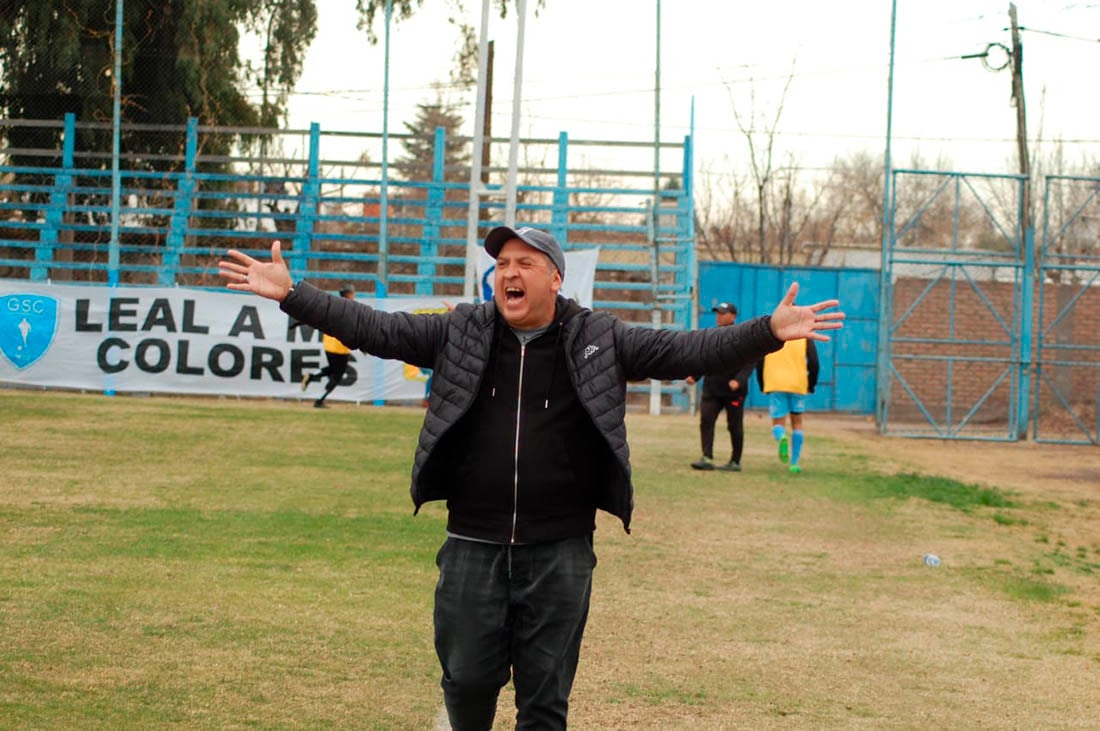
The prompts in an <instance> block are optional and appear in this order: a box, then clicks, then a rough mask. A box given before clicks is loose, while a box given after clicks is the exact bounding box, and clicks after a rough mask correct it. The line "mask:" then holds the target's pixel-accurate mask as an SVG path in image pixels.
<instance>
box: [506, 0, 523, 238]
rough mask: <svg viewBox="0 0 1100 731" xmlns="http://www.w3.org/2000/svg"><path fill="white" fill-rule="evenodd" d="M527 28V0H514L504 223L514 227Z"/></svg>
mask: <svg viewBox="0 0 1100 731" xmlns="http://www.w3.org/2000/svg"><path fill="white" fill-rule="evenodd" d="M526 26H527V0H516V75H515V78H514V79H513V80H512V84H513V86H512V137H511V140H509V142H508V185H507V188H508V197H507V202H506V204H505V208H504V223H505V224H506V225H508V226H515V225H516V198H517V194H516V186H517V185H518V181H517V178H518V170H519V121H520V118H521V116H522V113H521V111H520V102H521V101H522V100H523V35H524V29H525V28H526Z"/></svg>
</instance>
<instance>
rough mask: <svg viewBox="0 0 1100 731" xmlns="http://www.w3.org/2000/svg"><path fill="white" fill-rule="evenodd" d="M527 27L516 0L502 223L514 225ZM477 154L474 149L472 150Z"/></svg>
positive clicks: (523, 2) (522, 1)
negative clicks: (514, 46) (514, 55)
mask: <svg viewBox="0 0 1100 731" xmlns="http://www.w3.org/2000/svg"><path fill="white" fill-rule="evenodd" d="M526 26H527V0H516V75H515V78H514V79H513V80H512V137H511V139H510V140H509V142H508V197H507V200H506V203H505V208H504V223H505V224H506V225H508V226H515V225H516V199H517V193H516V187H517V186H518V184H519V183H518V177H519V175H518V172H519V121H520V119H521V118H522V112H521V111H520V104H521V103H522V101H523V36H524V29H525V28H526ZM474 152H475V154H476V152H477V150H476V148H475V150H474Z"/></svg>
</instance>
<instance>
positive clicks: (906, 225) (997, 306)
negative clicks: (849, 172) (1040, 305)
mask: <svg viewBox="0 0 1100 731" xmlns="http://www.w3.org/2000/svg"><path fill="white" fill-rule="evenodd" d="M1025 185H1026V180H1025V179H1024V178H1023V177H1021V176H1013V175H983V174H976V173H953V172H934V171H928V170H895V171H893V187H892V197H891V201H890V207H889V236H888V237H886V238H887V249H886V251H885V252H884V255H883V261H884V266H883V270H882V292H883V299H882V321H883V322H884V323H886V325H885V327H883V329H882V332H881V333H880V348H879V354H878V357H879V369H878V373H879V377H878V389H879V397H878V404H877V416H878V423H879V430H880V431H881V432H882V433H884V434H890V435H897V436H909V437H934V438H941V439H954V438H966V439H989V440H1016V439H1019V438H1020V437H1021V436H1023V432H1024V430H1025V428H1026V424H1027V404H1028V399H1027V398H1026V394H1027V393H1028V390H1029V388H1028V366H1029V362H1028V361H1029V358H1030V352H1031V346H1030V343H1031V327H1032V317H1031V313H1032V303H1031V292H1032V288H1031V287H1030V286H1028V283H1029V282H1031V281H1032V274H1031V272H1032V269H1033V260H1032V257H1031V256H1030V252H1031V251H1033V248H1032V247H1031V245H1030V235H1029V234H1028V233H1026V232H1025V230H1024V227H1023V225H1022V223H1021V222H1022V220H1023V216H1022V215H1021V214H1022V211H1023V201H1024V190H1025V188H1024V186H1025Z"/></svg>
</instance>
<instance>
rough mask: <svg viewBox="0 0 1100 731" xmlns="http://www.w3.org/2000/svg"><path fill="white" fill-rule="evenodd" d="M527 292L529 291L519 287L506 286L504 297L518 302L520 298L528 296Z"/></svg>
mask: <svg viewBox="0 0 1100 731" xmlns="http://www.w3.org/2000/svg"><path fill="white" fill-rule="evenodd" d="M526 294H527V293H526V292H524V291H523V290H522V289H520V288H519V287H505V288H504V298H505V299H506V300H508V301H509V302H518V301H519V300H521V299H523V298H524V296H526Z"/></svg>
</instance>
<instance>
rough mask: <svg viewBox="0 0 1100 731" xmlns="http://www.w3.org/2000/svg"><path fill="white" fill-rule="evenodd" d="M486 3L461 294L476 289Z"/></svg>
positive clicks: (479, 52)
mask: <svg viewBox="0 0 1100 731" xmlns="http://www.w3.org/2000/svg"><path fill="white" fill-rule="evenodd" d="M489 2H490V0H481V35H480V36H479V38H478V45H477V108H476V109H475V110H474V139H473V146H472V148H471V150H472V151H471V153H470V188H469V202H468V207H467V210H466V276H465V277H464V280H465V282H464V284H463V287H462V294H463V296H464V297H473V296H474V294H475V293H476V292H477V258H478V247H477V221H478V212H479V211H480V209H481V195H482V193H483V192H484V186H483V185H482V183H481V155H479V154H477V151H478V150H480V149H481V146H482V144H483V142H484V139H485V88H486V86H487V85H488V81H487V76H488V73H489V72H488V66H489Z"/></svg>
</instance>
